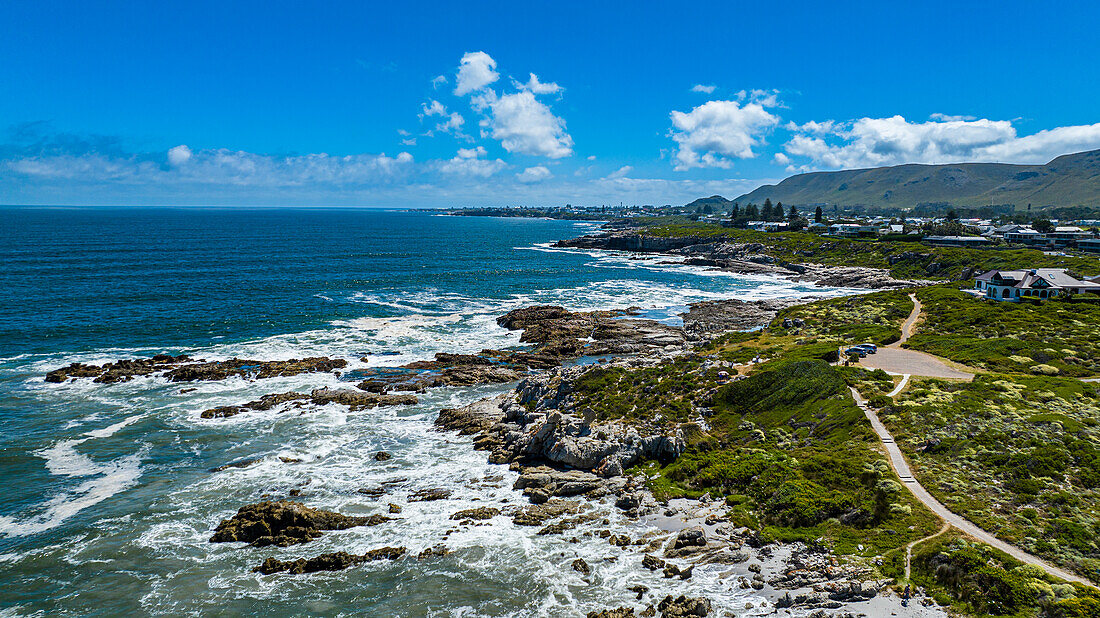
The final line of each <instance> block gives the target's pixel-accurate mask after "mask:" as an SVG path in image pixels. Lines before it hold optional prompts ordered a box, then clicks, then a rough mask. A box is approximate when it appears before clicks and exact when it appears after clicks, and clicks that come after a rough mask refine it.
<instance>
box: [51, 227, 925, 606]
mask: <svg viewBox="0 0 1100 618" xmlns="http://www.w3.org/2000/svg"><path fill="white" fill-rule="evenodd" d="M586 238H591V237H586ZM609 238H610V237H609ZM578 241H579V242H581V243H582V244H584V243H591V242H594V241H591V240H583V239H578ZM566 242H574V241H566ZM616 242H618V241H616ZM606 244H608V245H612V244H615V243H606ZM673 244H675V243H673ZM640 246H643V247H650V248H651V247H652V245H645V244H644V243H643V244H642V245H640ZM662 247H663V249H662V250H664V251H667V252H668V253H670V254H673V255H680V256H683V257H685V258H686V260H685V261H686V263H696V264H699V265H708V266H713V267H715V268H722V269H731V270H735V269H738V268H746V269H747V268H753V269H758V270H754V271H753V272H772V273H777V272H780V271H783V272H785V273H786V274H787V276H791V277H808V278H811V279H813V278H817V277H820V279H817V280H822V281H823V280H825V278H826V277H829V276H835V277H840V278H841V279H842V280H843V282H844V283H830V285H851V284H852V282H856V281H861V282H863V283H864V284H865V287H876V286H884V287H889V286H901V285H907V284H908V283H910V282H903V281H897V280H893V279H889V280H886V279H883V278H882V276H881V273H868V272H864V271H867V270H870V269H855V270H858V271H859V272H855V271H853V272H847V271H838V269H828V271H829V272H826V271H825V270H815V268H814V267H812V266H806V265H791V264H780V263H776V262H774V261H772V262H769V261H767V260H766V259H763V258H760V259H757V257H756V256H758V255H759V254H755V253H752V251H753V250H754V249H753V248H752V247H730V246H725V245H721V246H708V247H699V246H694V245H690V244H687V245H683V246H679V247H676V246H672V245H671V244H670V245H667V246H662ZM606 248H617V247H612V246H608V247H606ZM692 260H694V262H692ZM748 264H751V265H753V266H751V267H750V266H744V265H748ZM738 272H741V271H738ZM838 272H840V273H841V274H837V273H838ZM800 302H805V299H782V300H767V301H740V300H723V301H708V302H703V303H696V304H693V305H692V306H691V307H690V308H689V310H688V311H687V312H685V313H683V314H682V315H681V317H682V318H683V326H682V327H678V326H672V325H669V324H664V323H661V322H657V321H654V320H648V319H642V318H639V317H637V312H636V311H633V310H621V311H595V312H572V311H569V310H567V309H565V308H563V307H559V306H549V305H544V306H533V307H525V308H522V309H517V310H514V311H511V312H509V313H507V314H506V315H503V316H501V317H500V318H499V319H498V320H497V322H498V324H499V325H500V326H501V327H502V328H507V329H510V330H518V331H522V334H521V337H520V341H521V342H522V343H525V344H528V345H529V346H530V347H529V349H528V350H524V351H515V350H483V351H482V352H480V353H478V354H450V353H440V354H437V355H436V356H435V358H434V359H432V360H424V361H418V362H414V363H409V364H406V365H403V366H400V367H393V368H371V369H366V370H356V371H355V372H348V373H347V374H346V375H345V376H343V377H342V379H347V378H349V377H354V379H355V380H359V381H358V382H357V383H355V384H354V385H355V387H354V388H332V387H326V388H317V389H313V390H312V391H310V392H308V393H306V392H294V391H292V392H282V393H272V394H269V395H265V396H263V397H261V398H259V399H257V400H254V401H250V402H247V403H243V404H239V405H231V406H219V407H215V408H211V409H207V410H205V411H203V412H201V414H200V417H201V418H204V419H228V418H231V417H234V416H237V415H239V414H243V413H247V412H251V411H263V410H272V409H276V410H278V411H286V410H291V409H298V410H301V411H303V412H304V411H306V409H307V407H308V406H320V405H326V404H330V403H336V404H340V405H346V406H348V407H349V409H350V410H352V411H356V410H367V409H372V408H375V407H379V406H399V405H410V404H414V403H417V401H418V398H417V396H416V395H414V394H412V393H422V392H425V391H426V390H427V389H429V388H435V387H440V386H469V385H481V384H502V383H513V382H514V383H516V386H515V387H514V388H512V389H511V390H509V391H507V392H505V393H503V394H500V395H498V396H496V397H493V398H490V399H484V400H481V401H476V402H473V403H471V404H469V405H466V406H462V407H458V408H445V409H442V410H440V412H439V415H438V417H437V419H436V421H435V424H436V426H437V427H438V429H439V430H441V431H453V432H457V433H458V434H460V435H464V436H470V437H471V439H472V441H473V445H474V448H475V449H478V450H481V451H486V452H487V458H488V460H489V461H490V462H491V463H495V464H501V465H507V466H509V468H510V469H511V470H513V471H515V472H516V473H517V474H518V478H517V480H516V481H515V484H514V489H516V490H519V491H521V492H522V494H523V495H524V496H525V497H526V498H527V499H528V501H529V504H527V505H525V506H522V507H518V508H517V507H503V508H497V507H488V506H485V507H477V508H469V509H463V510H459V511H457V512H455V513H453V514H452V515H451V516H450V519H451V520H453V521H454V522H455V526H460V527H461V526H475V525H487V524H488V523H489V522H490V521H491V520H493V519H494V518H496V517H498V516H502V515H503V516H507V517H510V518H511V521H512V523H513V524H514V525H517V526H530V527H532V528H537V531H536V532H535V534H537V535H561V536H562V537H563V538H567V539H569V542H580V538H582V537H595V538H600V539H605V540H606V541H607V543H608V544H609V545H610V546H611V547H614V548H616V551H617V552H620V553H619V554H616V557H615V559H616V560H618V559H628V560H635V561H637V564H638V568H639V569H640V570H644V571H651V572H653V573H659V574H661V575H662V576H663V578H664V579H668V580H689V579H691V578H692V577H693V574H694V571H695V569H696V567H698V566H704V565H723V569H725V570H724V571H723V574H722V576H721V577H722V578H723V579H724V580H726V581H728V582H730V583H731V585H732V586H736V587H737V588H739V589H744V590H754V591H756V593H757V597H758V598H759V599H761V600H760V601H758V602H757V605H756V607H755V608H752V607H751V605H750V606H746V607H745V609H757V610H759V609H762V608H765V607H769V608H771V609H772V610H773V611H778V610H780V609H788V610H792V611H794V610H797V611H800V612H802V611H804V612H809V611H818V610H843V609H844V608H846V607H847V604H848V603H859V604H860V605H859V606H852V609H853V610H854V609H858V610H859V611H867V610H868V608H871V607H875V608H883V607H890V608H891V609H892V610H894V609H896V607H895V605H896V603H895V602H894V601H891V600H888V599H884V597H883V596H882V595H881V594H880V593H881V592H883V591H884V590H885V588H886V584H887V582H881V581H869V580H867V576H868V572H869V569H866V568H864V567H860V566H854V565H843V564H840V563H839V562H838V561H837V559H836V558H835V557H832V556H830V555H829V554H827V553H824V552H823V551H821V550H818V549H815V548H812V547H808V546H806V545H804V544H801V543H793V544H786V545H782V544H767V543H764V542H763V540H762V539H761V538H760V536H759V535H758V534H757V533H755V532H753V531H752V530H750V529H748V528H743V527H735V526H733V525H731V524H730V523H729V521H728V518H727V517H726V513H727V508H726V507H725V505H724V503H721V502H716V501H711V500H709V498H708V497H707V496H703V498H701V499H700V500H698V501H688V500H674V501H671V502H669V503H664V504H662V503H661V502H659V501H658V500H657V499H656V498H655V497H654V496H653V494H652V493H650V492H649V491H648V490H647V489H646V487H645V485H644V482H643V480H642V479H641V478H639V477H638V476H636V475H631V474H627V473H625V471H626V470H628V469H630V468H631V467H633V466H635V465H637V464H639V463H642V462H647V461H656V462H670V461H673V460H675V459H676V458H677V457H679V456H680V455H681V454H682V453H683V452H684V451H685V449H686V448H687V438H686V436H685V435H684V432H683V430H682V429H681V428H679V427H676V426H666V425H658V424H652V425H651V424H647V423H646V422H644V421H626V420H611V421H601V420H598V419H597V417H596V414H595V412H593V411H592V410H589V409H578V406H577V405H576V400H575V398H574V396H573V391H574V385H575V384H576V382H577V380H578V378H580V377H581V376H582V375H584V374H585V373H586V372H588V371H590V370H592V368H593V367H630V368H638V367H645V366H652V365H656V364H658V363H660V362H662V361H665V360H667V359H669V358H670V357H673V356H676V355H679V354H682V353H683V352H685V351H687V350H688V349H690V347H691V346H692V345H693V344H695V343H697V342H699V341H705V340H707V339H710V338H712V337H715V336H717V335H720V334H721V333H724V332H729V331H733V330H749V329H754V328H759V327H763V326H766V325H767V324H769V323H770V322H771V321H772V320H773V319H774V318H775V317H776V315H777V314H778V313H779V312H780V311H781V310H783V309H784V308H786V307H789V306H792V305H795V304H798V303H800ZM607 357H611V359H610V360H608V358H607ZM585 358H588V359H598V360H596V361H594V362H591V363H589V362H587V361H586V362H585V363H582V364H570V363H572V362H574V361H577V359H585ZM347 366H348V361H346V360H344V359H332V358H327V357H315V358H306V359H301V360H298V359H291V360H287V361H258V360H242V359H229V360H225V361H204V360H194V359H191V358H190V357H187V356H182V355H181V356H170V355H158V356H154V357H152V358H148V359H132V360H119V361H115V362H113V363H106V364H104V365H100V366H95V365H84V364H81V363H72V364H71V365H69V366H67V367H63V368H59V369H56V370H53V371H50V372H49V373H48V374H47V376H46V381H47V382H51V383H63V382H66V381H69V380H76V379H85V378H91V379H92V380H93V381H94V382H97V383H104V384H113V383H117V382H125V381H128V380H132V379H134V378H135V377H140V376H163V377H164V378H165V379H167V380H168V381H170V382H191V381H197V380H224V379H229V378H242V379H247V380H259V379H265V378H269V377H276V376H291V375H297V374H301V373H335V374H336V375H338V376H339V375H340V374H339V372H338V370H343V369H346V368H347ZM388 456H389V455H388V453H385V452H379V453H378V454H377V455H376V456H375V459H377V460H378V461H385V460H386V459H387V458H388ZM251 463H254V461H251V460H250V461H242V462H234V463H230V464H226V465H225V466H221V467H219V468H216V469H215V470H213V471H215V472H216V471H221V470H225V469H229V468H237V467H245V466H247V465H250V464H251ZM287 463H291V462H290V461H287ZM386 491H387V490H386V488H385V487H383V488H378V489H372V488H364V489H361V490H360V492H361V493H363V494H364V495H368V496H370V497H372V498H375V499H377V498H381V497H382V496H383V495H384V494H385V493H386ZM450 493H451V490H450V489H443V488H439V489H429V490H421V491H418V492H413V493H410V494H409V495H408V496H407V501H408V502H417V501H435V500H446V499H448V498H449V496H450ZM295 495H298V494H296V493H295V492H294V491H292V492H291V493H290V497H293V496H295ZM609 509H617V510H618V511H619V512H621V513H622V514H623V516H625V517H626V518H627V519H628V520H630V521H634V522H636V524H637V528H636V529H639V530H641V529H644V530H647V532H645V533H643V534H631V533H629V529H628V531H627V532H619V533H617V534H616V533H613V532H612V531H611V530H610V529H609V527H608V517H607V513H608V510H609ZM401 511H402V507H401V506H400V505H399V504H394V503H390V504H389V507H388V513H389V514H390V515H395V514H399V513H400V512H401ZM396 521H399V519H398V518H395V517H390V516H388V515H381V514H375V515H370V516H349V515H343V514H340V513H335V512H330V511H323V510H320V509H315V508H311V507H308V506H305V505H304V504H302V503H299V502H292V501H289V500H285V499H284V500H275V501H271V500H265V501H264V502H260V503H256V504H251V505H246V506H244V507H241V508H240V510H239V511H238V512H237V514H236V515H234V516H233V517H231V518H230V519H226V520H223V521H222V522H221V523H220V524H218V526H217V527H216V529H215V530H214V533H213V536H212V537H211V538H210V541H211V542H218V543H221V542H235V543H242V544H246V545H247V546H251V547H254V548H262V547H269V546H274V547H288V546H296V545H304V544H308V543H310V542H311V541H313V540H314V539H316V538H318V537H320V536H322V535H324V534H325V532H326V531H329V530H344V529H348V528H354V527H359V526H378V525H384V524H389V525H394V524H393V523H392V522H396ZM448 534H449V533H448ZM443 540H445V538H444V539H443ZM447 551H448V550H447V549H446V547H444V546H442V545H438V546H436V547H434V548H429V549H426V550H424V551H423V552H421V553H420V554H418V555H416V559H418V560H423V559H427V558H431V557H433V556H440V555H445V554H446V553H447ZM403 559H409V556H408V555H407V550H406V548H405V547H403V546H395V547H390V546H386V547H379V548H376V549H372V550H369V551H367V552H366V553H350V552H346V551H337V552H327V553H322V554H319V555H315V556H313V557H300V558H295V559H292V560H279V559H276V558H271V557H269V558H267V559H265V560H264V562H263V563H262V564H260V565H258V566H256V567H255V568H254V569H253V570H254V571H255V572H257V573H260V574H263V575H274V574H280V573H281V574H285V575H287V576H289V575H296V574H306V573H313V572H318V571H333V570H341V569H346V568H350V567H353V566H355V565H359V564H363V563H366V562H371V561H375V560H403ZM572 568H573V570H574V571H576V572H577V573H580V574H582V575H584V576H588V575H589V574H590V573H591V572H592V570H593V566H592V565H590V564H588V563H587V562H585V561H584V560H583V559H579V558H578V559H577V560H574V562H573V564H572ZM629 591H631V592H633V593H636V594H637V599H638V601H639V602H640V604H641V607H633V606H622V607H612V608H607V609H606V610H603V611H598V612H592V613H590V614H589V616H605V617H612V616H635V615H637V616H656V615H660V616H669V617H671V616H707V615H713V614H714V611H715V610H716V609H719V608H715V607H714V606H713V603H712V601H711V600H710V599H708V598H706V597H705V596H698V597H690V596H683V595H678V596H675V597H674V596H672V595H665V596H664V597H663V598H660V599H658V598H656V597H655V596H653V595H649V594H648V593H649V589H648V588H647V587H646V586H644V585H641V584H638V585H635V586H632V587H630V588H629ZM875 603H878V605H875ZM891 603H893V604H894V605H891ZM720 609H721V610H723V611H727V612H728V611H733V610H735V609H741V608H720ZM871 611H872V613H874V611H875V610H871ZM842 615H843V614H842Z"/></svg>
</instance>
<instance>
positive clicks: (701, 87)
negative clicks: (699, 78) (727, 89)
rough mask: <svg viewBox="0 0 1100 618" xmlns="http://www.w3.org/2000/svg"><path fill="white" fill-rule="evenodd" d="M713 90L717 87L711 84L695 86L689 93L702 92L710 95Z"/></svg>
mask: <svg viewBox="0 0 1100 618" xmlns="http://www.w3.org/2000/svg"><path fill="white" fill-rule="evenodd" d="M715 88H717V86H715V85H713V84H695V85H694V86H692V87H691V91H692V92H702V93H704V94H710V93H712V92H714V89H715Z"/></svg>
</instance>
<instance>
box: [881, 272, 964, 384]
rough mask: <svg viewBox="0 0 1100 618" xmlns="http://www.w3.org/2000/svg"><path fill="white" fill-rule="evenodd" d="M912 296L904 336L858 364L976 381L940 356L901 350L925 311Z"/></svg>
mask: <svg viewBox="0 0 1100 618" xmlns="http://www.w3.org/2000/svg"><path fill="white" fill-rule="evenodd" d="M909 298H911V299H913V311H912V312H911V313H910V314H909V317H908V318H906V319H905V323H904V324H902V325H901V338H900V339H898V340H897V341H895V342H894V343H891V344H890V345H888V346H883V347H881V348H879V349H878V352H877V353H875V354H868V355H867V356H866V357H864V358H861V359H859V364H860V365H861V366H863V367H867V368H868V369H881V370H883V371H885V372H887V373H895V374H899V375H904V374H909V375H914V376H923V377H926V378H947V379H951V380H964V381H966V382H969V381H970V380H973V379H974V374H973V373H967V372H965V371H960V370H958V369H955V368H954V367H951V366H949V365H948V364H947V363H946V362H945V361H944V360H943V359H942V358H939V357H938V356H933V355H931V354H926V353H924V352H917V351H916V350H905V349H902V347H901V344H903V343H905V342H906V341H908V340H909V337H910V336H911V335H912V334H913V326H914V325H915V324H916V323H917V320H918V319H920V315H921V311H922V308H921V303H920V301H919V300H917V297H916V296H915V295H913V294H910V295H909Z"/></svg>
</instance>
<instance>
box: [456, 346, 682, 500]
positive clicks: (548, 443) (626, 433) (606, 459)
mask: <svg viewBox="0 0 1100 618" xmlns="http://www.w3.org/2000/svg"><path fill="white" fill-rule="evenodd" d="M587 369H588V367H569V368H560V369H555V370H553V371H551V372H548V373H546V374H544V375H540V376H535V377H531V378H528V379H526V380H524V381H523V382H521V383H520V384H519V385H518V386H517V387H516V388H515V390H513V391H512V392H511V393H508V394H506V395H503V396H500V397H498V398H496V399H492V400H486V401H482V402H478V403H476V404H474V405H472V406H467V407H466V408H460V409H448V410H444V411H442V412H441V413H440V415H439V417H438V418H437V419H436V424H437V425H439V426H440V427H442V428H444V429H455V430H458V431H461V432H465V433H467V434H477V435H478V437H477V438H476V439H475V447H476V448H479V449H482V450H488V451H490V452H491V454H490V456H489V460H490V461H492V462H493V463H512V462H518V463H521V464H526V465H538V464H540V463H541V464H549V465H551V466H553V467H556V468H573V469H575V470H579V471H583V472H588V473H592V474H593V475H595V476H598V477H601V478H605V479H606V478H611V477H617V476H619V475H621V474H622V471H623V470H624V469H626V468H629V467H630V466H632V465H634V464H636V463H638V462H639V461H642V460H643V459H646V460H648V459H652V460H658V461H671V460H673V459H675V458H676V457H678V456H679V455H680V453H682V452H683V450H684V446H685V443H684V438H683V436H682V435H681V433H680V432H679V431H678V430H675V431H672V432H671V433H668V432H666V431H657V430H654V431H652V432H649V431H646V430H645V428H644V427H640V426H638V425H634V424H628V423H624V422H618V421H612V422H606V423H597V422H595V420H594V419H591V418H588V419H586V418H584V417H583V414H582V416H581V417H577V416H575V415H574V414H572V413H571V412H566V411H565V410H572V409H573V402H572V397H571V393H572V383H573V381H574V380H576V378H577V377H579V376H580V375H581V374H582V373H583V372H584V371H586V370H587ZM539 474H541V475H542V476H534V475H532V476H530V477H529V478H530V481H523V483H524V487H528V483H530V488H531V489H532V491H531V492H530V493H531V495H532V496H533V497H534V496H539V497H549V496H553V495H561V494H560V493H558V492H560V491H563V490H565V491H571V490H572V489H573V488H580V487H588V486H589V485H590V483H589V482H588V481H587V480H585V481H583V482H581V480H580V477H578V478H566V477H563V476H560V475H559V476H557V477H555V476H553V475H552V474H550V473H541V472H540V473H539ZM586 478H587V477H586ZM536 480H537V481H538V483H543V481H545V484H542V485H538V483H536ZM578 483H579V484H578ZM536 485H538V486H536ZM536 490H537V491H538V492H542V493H541V494H540V493H537V492H536ZM581 493H586V492H581Z"/></svg>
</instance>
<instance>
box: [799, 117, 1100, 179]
mask: <svg viewBox="0 0 1100 618" xmlns="http://www.w3.org/2000/svg"><path fill="white" fill-rule="evenodd" d="M933 118H934V119H933V120H929V121H926V122H910V121H908V120H906V119H905V118H904V117H902V116H891V117H889V118H860V119H858V120H853V121H850V122H843V123H836V122H833V121H826V122H824V123H806V124H804V125H794V126H792V127H789V128H790V129H791V130H792V131H793V132H795V135H794V136H793V137H792V138H791V139H790V141H788V142H787V143H786V144H785V146H784V151H785V152H786V154H787V155H791V156H796V157H805V158H808V159H809V160H810V161H811V162H812V163H813V164H814V165H816V166H819V167H823V168H831V169H838V168H858V167H877V166H883V165H898V164H902V163H962V162H967V161H979V162H982V161H984V162H1006V163H1046V162H1047V161H1050V160H1051V159H1053V158H1055V157H1057V156H1059V155H1061V154H1065V153H1068V152H1076V151H1081V150H1090V149H1094V148H1100V123H1097V124H1094V125H1081V126H1068V127H1058V128H1054V129H1048V130H1043V131H1040V132H1038V133H1035V134H1033V135H1027V136H1023V137H1020V136H1018V135H1017V133H1016V128H1015V127H1014V126H1013V125H1012V123H1011V122H1010V121H1007V120H988V119H977V120H965V119H962V118H959V117H948V116H943V115H939V116H934V117H933Z"/></svg>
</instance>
